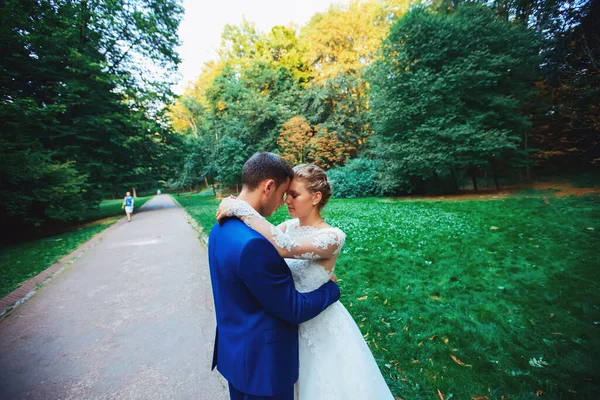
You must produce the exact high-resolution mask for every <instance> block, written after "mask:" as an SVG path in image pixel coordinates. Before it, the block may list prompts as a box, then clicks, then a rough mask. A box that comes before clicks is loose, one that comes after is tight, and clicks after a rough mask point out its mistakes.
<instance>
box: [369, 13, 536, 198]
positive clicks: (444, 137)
mask: <svg viewBox="0 0 600 400" xmlns="http://www.w3.org/2000/svg"><path fill="white" fill-rule="evenodd" d="M535 68H536V42H535V37H534V36H533V35H532V34H531V33H530V32H528V31H527V30H526V29H524V28H523V27H521V26H515V25H511V24H510V23H508V22H504V21H502V20H499V19H498V18H497V17H496V16H494V15H493V13H492V12H491V11H490V10H489V9H488V8H486V7H483V6H478V5H464V6H461V7H458V8H457V10H456V12H454V13H452V14H450V15H443V14H433V13H431V12H429V11H428V10H426V9H423V8H415V9H413V10H411V11H410V12H409V13H408V14H406V15H405V16H404V18H402V19H401V20H399V21H398V22H397V23H396V24H395V25H394V26H393V27H392V29H391V33H390V36H389V37H388V38H387V39H386V41H385V42H384V44H383V47H382V58H381V59H380V60H378V61H376V62H375V63H374V65H373V68H372V71H371V78H370V83H371V97H372V105H371V106H372V113H371V118H372V121H373V125H374V129H375V132H376V137H375V140H374V148H375V151H374V154H376V155H377V157H378V159H380V160H381V164H380V165H381V166H382V171H381V172H382V179H381V186H382V188H383V189H384V190H385V191H386V192H397V191H399V190H407V191H409V192H410V191H412V190H414V189H415V188H416V187H417V185H418V183H417V182H419V180H423V179H427V178H430V177H432V178H433V179H438V173H439V172H441V171H453V170H457V169H460V170H465V171H468V172H469V173H470V174H471V175H472V176H473V183H474V185H475V189H477V186H476V181H475V177H476V173H477V171H480V170H483V169H485V168H486V167H487V166H489V167H490V170H491V172H492V174H494V175H495V174H496V173H497V172H498V169H499V167H500V166H502V165H504V164H510V163H511V161H512V160H513V158H514V157H518V156H519V153H518V149H519V144H520V142H521V141H522V140H523V138H524V137H525V135H526V132H527V129H528V128H529V125H530V122H529V117H528V116H527V115H526V114H523V113H522V109H523V104H524V102H525V101H526V100H527V99H528V98H529V97H530V96H531V93H532V90H533V82H534V79H535V76H536V74H535ZM521 157H523V156H521ZM452 175H454V173H452Z"/></svg>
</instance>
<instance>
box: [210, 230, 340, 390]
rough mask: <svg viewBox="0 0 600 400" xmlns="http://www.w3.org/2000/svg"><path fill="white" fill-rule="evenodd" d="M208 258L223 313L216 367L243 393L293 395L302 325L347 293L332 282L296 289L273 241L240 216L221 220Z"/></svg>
mask: <svg viewBox="0 0 600 400" xmlns="http://www.w3.org/2000/svg"><path fill="white" fill-rule="evenodd" d="M208 257H209V264H210V276H211V280H212V288H213V296H214V302H215V312H216V316H217V334H216V338H215V350H214V354H213V368H214V367H215V365H216V366H217V369H218V370H219V372H220V373H221V374H222V375H223V376H224V377H225V379H227V381H228V382H229V384H230V388H231V386H233V388H235V389H236V390H237V392H238V394H239V393H241V394H243V395H244V396H243V397H239V396H238V395H236V396H238V397H236V398H244V399H251V398H255V397H253V396H256V397H261V398H262V397H267V398H269V397H279V398H282V397H281V396H284V394H286V393H289V394H292V393H293V386H294V383H296V381H297V380H298V325H299V324H301V323H303V322H305V321H308V320H309V319H311V318H314V317H315V316H317V315H318V314H319V313H320V312H321V311H323V310H325V309H326V308H327V307H328V306H329V305H331V304H332V303H334V302H336V301H337V300H338V299H339V298H340V291H339V289H338V287H337V285H336V284H335V283H334V282H331V281H329V282H327V283H326V284H325V285H323V286H321V287H320V288H319V289H317V290H315V291H314V292H311V293H299V292H298V291H296V289H295V288H294V282H293V279H292V275H291V272H290V270H289V269H288V266H287V264H286V263H285V261H284V260H283V259H282V258H281V257H280V256H279V254H278V253H277V251H276V250H275V248H274V247H273V245H272V244H271V243H270V242H269V241H268V240H267V239H265V238H264V237H263V236H262V235H261V234H260V233H258V232H256V231H254V230H253V229H251V228H249V227H247V226H246V225H245V224H244V223H243V222H242V221H240V220H239V219H228V220H226V221H225V222H224V223H223V224H222V225H218V224H215V226H214V227H213V229H212V231H211V233H210V236H209V240H208ZM230 393H231V396H232V398H234V394H233V392H232V391H231V390H230ZM285 397H287V396H285Z"/></svg>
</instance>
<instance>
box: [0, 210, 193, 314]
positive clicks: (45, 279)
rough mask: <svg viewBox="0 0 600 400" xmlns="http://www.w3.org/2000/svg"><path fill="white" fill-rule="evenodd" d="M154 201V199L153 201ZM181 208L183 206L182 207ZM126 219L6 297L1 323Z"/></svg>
mask: <svg viewBox="0 0 600 400" xmlns="http://www.w3.org/2000/svg"><path fill="white" fill-rule="evenodd" d="M152 200H154V199H152ZM152 200H149V201H147V202H145V203H144V204H143V205H142V206H141V207H140V208H139V209H140V210H141V209H142V208H144V206H145V205H146V204H148V203H150V202H151V201H152ZM180 207H181V206H180ZM125 219H126V217H122V218H121V219H119V220H118V221H116V222H115V223H113V224H112V225H110V226H109V227H107V228H106V229H103V230H102V231H101V232H98V233H96V234H95V235H94V236H92V237H91V238H90V239H88V240H87V241H86V242H85V243H83V244H81V245H80V246H79V247H77V248H76V249H75V250H73V251H72V252H71V253H69V254H67V255H66V256H64V257H62V258H61V259H60V260H58V262H56V263H54V264H52V265H51V266H49V267H48V268H46V269H45V270H43V271H42V272H40V273H39V274H37V275H36V276H34V277H32V278H29V279H28V280H27V281H25V283H23V284H22V285H21V286H19V287H18V288H16V289H15V290H13V291H12V292H10V293H9V294H7V295H6V296H4V297H3V298H1V299H0V322H2V321H3V320H4V319H5V318H6V317H8V316H9V315H10V314H11V313H12V312H13V311H14V310H15V309H16V308H17V307H19V306H20V305H21V304H23V303H25V302H26V301H27V300H29V299H30V298H32V297H33V296H34V295H35V294H36V293H37V292H38V291H39V290H40V289H41V288H42V287H43V286H45V285H46V284H48V283H49V282H51V281H52V280H53V279H54V278H56V277H57V276H58V275H60V274H61V273H62V272H63V271H65V270H66V269H68V268H69V267H70V266H71V265H73V263H75V262H76V261H77V260H79V259H80V258H81V257H82V256H83V255H84V254H85V253H86V252H87V251H88V250H90V249H92V248H94V247H96V245H97V244H98V243H100V242H101V241H102V239H103V238H104V236H105V235H106V234H107V233H108V232H110V231H111V230H113V229H115V228H116V227H117V226H120V225H122V224H124V223H125Z"/></svg>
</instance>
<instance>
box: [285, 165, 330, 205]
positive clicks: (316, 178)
mask: <svg viewBox="0 0 600 400" xmlns="http://www.w3.org/2000/svg"><path fill="white" fill-rule="evenodd" d="M293 169H294V179H302V181H303V182H304V184H305V185H306V189H307V190H308V191H309V192H310V193H316V192H321V201H320V202H319V204H317V207H319V209H322V208H323V207H325V204H327V202H328V201H329V199H330V198H331V185H330V184H329V180H328V179H327V175H326V174H325V171H323V169H322V168H321V167H318V166H316V165H314V164H300V165H296V166H295V167H294V168H293Z"/></svg>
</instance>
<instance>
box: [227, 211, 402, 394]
mask: <svg viewBox="0 0 600 400" xmlns="http://www.w3.org/2000/svg"><path fill="white" fill-rule="evenodd" d="M222 204H225V207H226V209H227V215H230V216H237V217H240V218H241V219H242V221H244V223H246V224H247V225H248V226H250V227H252V228H253V229H255V230H257V231H258V232H260V233H261V234H262V235H263V236H265V237H266V238H267V239H268V240H269V241H270V242H271V243H273V245H274V246H276V248H277V249H278V251H279V252H280V254H282V253H283V256H284V257H285V261H286V262H287V264H288V266H289V268H290V270H291V272H292V275H293V278H294V285H295V286H296V289H297V290H298V291H299V292H303V293H306V292H311V291H313V290H316V289H318V288H319V287H321V286H322V285H323V284H324V283H326V282H327V281H329V280H330V279H331V277H332V274H333V271H331V272H329V271H327V270H326V269H325V268H324V267H323V266H322V265H321V264H320V263H319V260H323V259H332V258H337V255H338V254H339V253H340V251H341V250H342V247H343V245H344V241H345V238H346V235H345V234H344V232H342V231H341V230H340V229H337V228H325V229H316V228H313V227H306V226H300V225H299V221H298V220H297V219H294V220H289V221H286V222H285V223H283V224H281V225H279V226H277V227H276V226H273V225H272V224H271V223H269V222H268V221H267V220H266V219H264V218H263V217H262V216H261V215H259V214H258V213H257V212H256V211H255V210H254V209H252V207H250V206H249V205H248V204H247V203H245V202H244V201H241V200H237V199H226V200H224V201H223V203H222ZM299 355H300V374H299V379H298V382H297V383H296V386H295V398H296V400H380V399H386V400H388V399H392V400H393V399H394V397H393V395H392V393H391V392H390V389H389V388H388V386H387V384H386V383H385V380H384V379H383V376H382V375H381V372H380V371H379V367H378V366H377V363H376V362H375V359H374V358H373V355H372V354H371V351H370V350H369V347H368V346H367V344H366V342H365V340H364V338H363V336H362V334H361V332H360V330H359V329H358V326H357V325H356V322H354V319H353V318H352V316H351V315H350V313H349V312H348V310H346V307H344V306H343V305H342V303H340V302H339V301H338V302H335V303H334V304H332V305H331V306H329V307H328V308H327V309H325V311H323V312H322V313H321V314H319V315H318V316H316V317H315V318H313V319H311V320H310V321H307V322H305V323H303V324H301V325H300V327H299Z"/></svg>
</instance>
